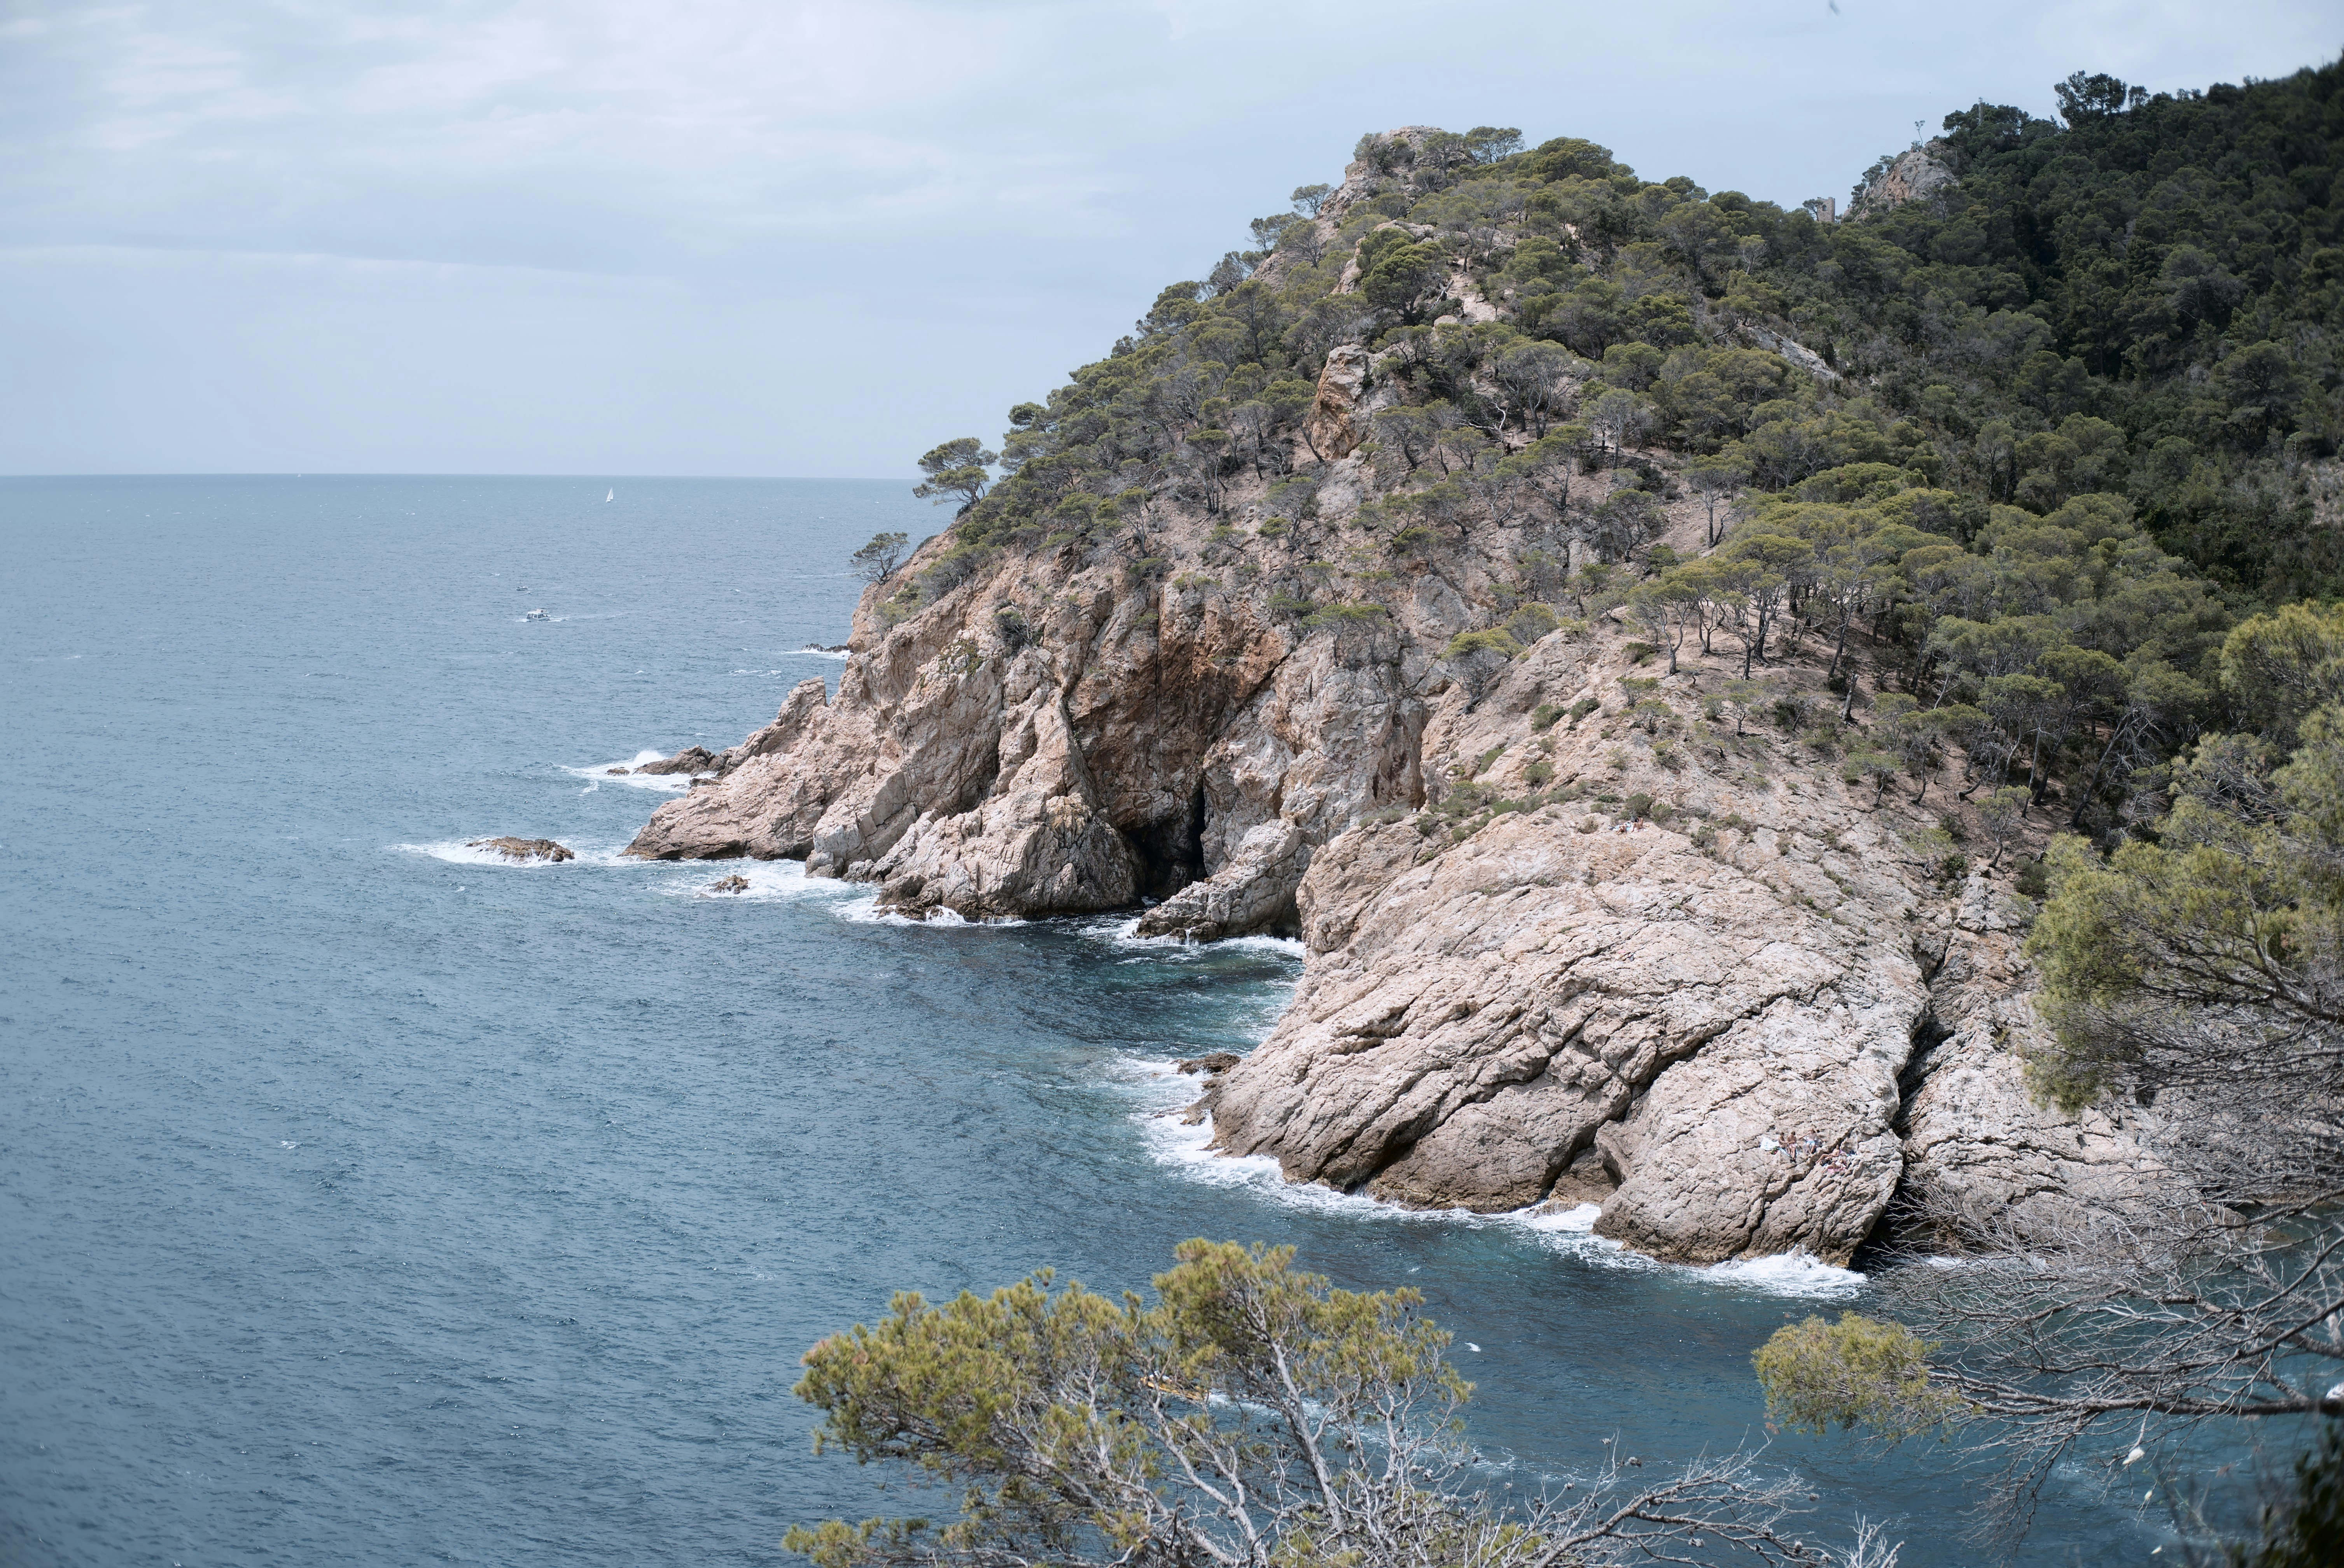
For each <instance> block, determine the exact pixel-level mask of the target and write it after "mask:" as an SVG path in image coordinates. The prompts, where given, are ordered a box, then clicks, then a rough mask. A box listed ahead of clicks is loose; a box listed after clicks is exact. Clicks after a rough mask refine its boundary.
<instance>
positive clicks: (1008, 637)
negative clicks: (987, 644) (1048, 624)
mask: <svg viewBox="0 0 2344 1568" xmlns="http://www.w3.org/2000/svg"><path fill="white" fill-rule="evenodd" d="M993 630H994V633H995V635H996V636H998V637H999V638H1000V639H1001V644H1002V646H1003V647H1005V648H1006V649H1008V650H1009V651H1010V652H1012V653H1015V652H1017V650H1019V649H1020V648H1023V647H1024V646H1025V644H1026V643H1028V642H1032V641H1033V640H1034V628H1033V627H1032V626H1030V625H1028V624H1027V623H1026V620H1025V612H1024V611H1022V610H1020V609H1018V608H1017V606H1015V604H1004V605H1002V606H1000V607H999V608H997V609H996V610H995V611H994V612H993Z"/></svg>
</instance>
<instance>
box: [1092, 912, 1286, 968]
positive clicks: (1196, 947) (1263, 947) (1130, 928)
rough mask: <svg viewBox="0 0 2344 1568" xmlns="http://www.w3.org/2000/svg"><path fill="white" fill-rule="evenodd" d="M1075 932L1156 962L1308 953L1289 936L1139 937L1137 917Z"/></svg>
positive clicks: (1099, 923)
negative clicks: (1237, 953)
mask: <svg viewBox="0 0 2344 1568" xmlns="http://www.w3.org/2000/svg"><path fill="white" fill-rule="evenodd" d="M1076 929H1077V930H1079V931H1081V932H1082V934H1083V935H1084V936H1090V937H1094V938H1096V939H1097V940H1099V941H1102V942H1106V943H1110V944H1112V945H1114V946H1117V947H1127V948H1130V949H1132V950H1134V951H1135V952H1137V953H1139V954H1142V955H1145V956H1151V957H1158V958H1184V957H1186V958H1197V957H1204V956H1207V955H1209V954H1212V953H1216V952H1223V951H1227V950H1228V949H1230V948H1238V949H1242V950H1247V951H1252V952H1261V953H1276V954H1278V955H1279V956H1283V957H1288V958H1300V957H1302V956H1304V954H1305V953H1306V951H1307V949H1306V948H1304V946H1302V944H1301V943H1300V942H1299V941H1298V940H1297V939H1295V938H1294V937H1291V936H1224V937H1222V938H1221V939H1220V940H1219V941H1217V942H1189V941H1186V940H1184V939H1182V938H1181V937H1178V936H1141V935H1140V934H1139V916H1136V915H1135V916H1129V917H1128V918H1126V917H1123V916H1108V917H1106V919H1103V920H1092V921H1086V922H1085V923H1084V924H1083V925H1082V926H1077V927H1076Z"/></svg>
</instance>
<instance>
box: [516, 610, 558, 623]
mask: <svg viewBox="0 0 2344 1568" xmlns="http://www.w3.org/2000/svg"><path fill="white" fill-rule="evenodd" d="M521 619H522V620H524V621H551V620H552V619H553V617H552V616H551V615H548V614H547V613H546V612H544V611H542V610H532V611H530V612H529V613H528V614H526V615H524V616H522V617H521Z"/></svg>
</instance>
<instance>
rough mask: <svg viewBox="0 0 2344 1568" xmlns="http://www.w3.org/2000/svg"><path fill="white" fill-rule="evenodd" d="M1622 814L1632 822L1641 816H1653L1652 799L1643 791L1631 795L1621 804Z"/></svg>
mask: <svg viewBox="0 0 2344 1568" xmlns="http://www.w3.org/2000/svg"><path fill="white" fill-rule="evenodd" d="M1620 814H1621V815H1622V816H1624V817H1626V818H1628V819H1629V820H1630V821H1634V820H1635V819H1636V818H1637V817H1640V816H1650V815H1652V796H1651V795H1648V794H1645V793H1644V792H1643V791H1642V790H1638V791H1637V792H1636V793H1635V794H1632V795H1630V796H1629V797H1628V798H1627V799H1626V800H1625V801H1623V802H1622V803H1621V805H1620Z"/></svg>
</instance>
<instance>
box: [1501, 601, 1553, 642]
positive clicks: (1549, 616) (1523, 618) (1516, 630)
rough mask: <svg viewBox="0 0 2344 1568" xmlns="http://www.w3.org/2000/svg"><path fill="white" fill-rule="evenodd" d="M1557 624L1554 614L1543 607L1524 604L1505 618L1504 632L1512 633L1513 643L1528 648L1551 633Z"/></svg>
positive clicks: (1541, 605)
mask: <svg viewBox="0 0 2344 1568" xmlns="http://www.w3.org/2000/svg"><path fill="white" fill-rule="evenodd" d="M1558 624H1559V622H1558V621H1557V620H1556V617H1555V613H1554V612H1553V611H1551V610H1550V609H1548V608H1547V607H1546V606H1545V605H1543V604H1525V605H1523V606H1522V607H1521V609H1519V610H1517V611H1515V612H1513V614H1512V615H1510V616H1509V617H1508V618H1507V621H1506V630H1507V631H1508V632H1510V633H1512V635H1513V638H1514V641H1515V642H1520V643H1521V644H1522V645H1523V646H1524V647H1528V646H1530V644H1531V643H1532V642H1537V641H1538V640H1539V639H1540V638H1541V637H1543V636H1545V635H1546V634H1547V633H1548V632H1551V631H1553V630H1554V629H1555V627H1556V626H1557V625H1558Z"/></svg>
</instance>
